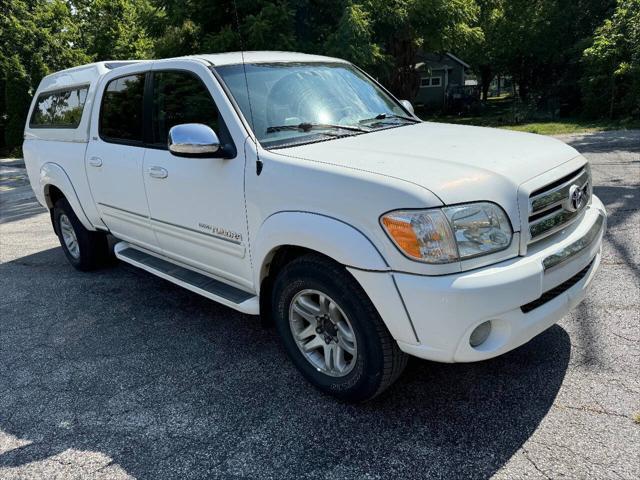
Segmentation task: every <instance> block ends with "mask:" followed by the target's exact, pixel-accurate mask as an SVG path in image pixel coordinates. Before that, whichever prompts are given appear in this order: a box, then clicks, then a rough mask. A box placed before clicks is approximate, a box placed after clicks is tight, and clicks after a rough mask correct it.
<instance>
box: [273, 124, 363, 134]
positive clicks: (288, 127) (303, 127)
mask: <svg viewBox="0 0 640 480" xmlns="http://www.w3.org/2000/svg"><path fill="white" fill-rule="evenodd" d="M328 129H341V130H349V131H352V132H368V131H369V130H367V129H365V128H361V127H355V126H349V125H336V124H332V123H310V122H302V123H299V124H298V125H279V126H273V127H267V133H275V132H281V131H282V130H301V131H303V132H308V131H310V130H328Z"/></svg>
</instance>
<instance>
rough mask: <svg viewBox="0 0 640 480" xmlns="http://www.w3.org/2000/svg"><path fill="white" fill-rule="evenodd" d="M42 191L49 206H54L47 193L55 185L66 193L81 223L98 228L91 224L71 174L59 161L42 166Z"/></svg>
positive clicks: (40, 182) (87, 227)
mask: <svg viewBox="0 0 640 480" xmlns="http://www.w3.org/2000/svg"><path fill="white" fill-rule="evenodd" d="M39 184H40V191H41V192H42V193H43V194H44V197H45V201H46V203H47V206H48V207H49V208H53V204H52V202H51V200H50V198H49V195H48V193H47V189H48V188H49V187H50V186H55V187H57V188H58V189H60V191H61V192H62V193H63V194H64V196H65V198H66V199H67V201H68V202H69V205H71V208H73V212H74V213H75V214H76V216H77V217H78V220H80V223H82V225H83V226H84V228H86V229H87V230H95V229H96V228H95V227H94V226H93V225H92V224H91V222H90V221H89V219H88V218H87V215H86V214H85V212H84V210H83V208H82V205H81V203H80V199H79V198H78V195H77V193H76V191H75V189H74V188H73V185H72V183H71V180H69V176H68V175H67V173H66V172H65V171H64V169H63V168H62V167H61V166H60V165H58V164H57V163H52V162H48V163H45V164H44V165H42V167H41V168H40V178H39Z"/></svg>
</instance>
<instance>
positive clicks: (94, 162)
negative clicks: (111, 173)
mask: <svg viewBox="0 0 640 480" xmlns="http://www.w3.org/2000/svg"><path fill="white" fill-rule="evenodd" d="M89 165H91V166H92V167H101V166H102V159H101V158H100V157H91V158H90V159H89Z"/></svg>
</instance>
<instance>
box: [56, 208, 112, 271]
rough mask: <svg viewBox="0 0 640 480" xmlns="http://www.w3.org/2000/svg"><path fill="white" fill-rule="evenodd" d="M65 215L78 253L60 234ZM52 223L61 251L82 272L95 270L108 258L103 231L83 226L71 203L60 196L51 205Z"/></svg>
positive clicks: (107, 246)
mask: <svg viewBox="0 0 640 480" xmlns="http://www.w3.org/2000/svg"><path fill="white" fill-rule="evenodd" d="M63 217H66V218H67V219H68V220H69V223H70V224H71V227H72V228H73V232H74V233H75V236H76V239H77V244H78V247H79V255H74V254H72V253H71V251H70V250H69V247H68V246H67V244H66V243H65V240H64V238H63V234H62V226H61V223H60V222H61V218H63ZM53 224H54V229H55V232H56V234H57V235H58V239H59V240H60V245H61V246H62V251H63V252H64V254H65V256H66V257H67V260H69V263H70V264H71V265H73V266H74V267H75V268H76V269H78V270H81V271H83V272H87V271H90V270H95V269H97V268H100V267H101V266H103V265H104V264H105V263H106V260H107V259H108V258H109V244H108V242H107V235H106V234H105V233H103V232H92V231H90V230H87V229H86V228H84V226H83V225H82V223H81V222H80V220H78V217H77V216H76V214H75V213H74V211H73V209H72V208H71V205H69V202H67V200H66V199H64V198H61V199H60V200H58V201H57V202H56V204H55V205H54V207H53Z"/></svg>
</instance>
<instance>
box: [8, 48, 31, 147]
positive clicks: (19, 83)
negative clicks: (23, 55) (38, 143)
mask: <svg viewBox="0 0 640 480" xmlns="http://www.w3.org/2000/svg"><path fill="white" fill-rule="evenodd" d="M5 68H6V83H5V91H4V95H5V99H6V109H7V121H6V124H5V132H4V135H5V141H6V145H7V146H8V147H9V148H11V149H13V148H15V147H17V146H19V145H20V144H22V132H23V130H24V125H25V122H26V119H27V109H25V108H24V106H25V105H29V102H30V101H31V96H30V94H29V89H30V88H31V85H30V82H29V76H28V74H27V71H26V70H25V68H24V67H23V66H22V64H21V63H20V59H19V58H18V56H17V55H13V56H11V57H10V58H8V59H6V61H5Z"/></svg>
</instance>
